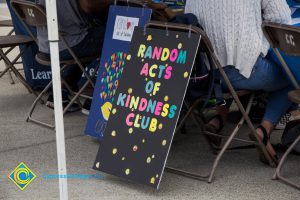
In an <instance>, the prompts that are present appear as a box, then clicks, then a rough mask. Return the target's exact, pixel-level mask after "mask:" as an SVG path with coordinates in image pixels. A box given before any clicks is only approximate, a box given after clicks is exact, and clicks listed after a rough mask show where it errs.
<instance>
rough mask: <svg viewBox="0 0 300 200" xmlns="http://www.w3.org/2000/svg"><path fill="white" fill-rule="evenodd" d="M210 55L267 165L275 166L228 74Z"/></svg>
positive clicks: (214, 56)
mask: <svg viewBox="0 0 300 200" xmlns="http://www.w3.org/2000/svg"><path fill="white" fill-rule="evenodd" d="M212 56H213V58H214V62H215V63H216V66H217V68H218V70H219V71H220V73H221V75H222V77H223V78H224V81H225V83H226V85H227V87H228V89H229V91H230V93H231V95H232V97H233V99H234V101H235V102H236V104H237V106H238V108H239V109H240V111H241V113H242V114H243V117H244V118H245V121H246V122H247V124H248V126H249V128H250V130H251V132H252V134H253V135H254V136H255V138H256V140H257V142H258V146H259V147H260V148H261V150H262V151H263V153H264V156H265V157H266V159H267V160H268V162H269V165H270V166H271V167H275V166H276V163H274V162H273V161H272V159H271V157H270V155H269V154H268V152H267V149H266V147H265V146H264V145H263V143H262V141H261V140H260V139H259V137H258V135H257V133H256V130H255V127H254V125H253V123H252V122H251V120H250V118H249V116H248V115H247V113H246V111H245V109H244V107H243V105H242V103H241V101H240V99H239V97H238V95H237V94H236V92H235V90H234V88H233V86H232V84H231V82H230V80H229V78H228V76H227V75H226V73H225V71H224V69H223V68H222V67H221V64H220V63H219V61H218V59H217V58H216V55H214V54H213V55H212Z"/></svg>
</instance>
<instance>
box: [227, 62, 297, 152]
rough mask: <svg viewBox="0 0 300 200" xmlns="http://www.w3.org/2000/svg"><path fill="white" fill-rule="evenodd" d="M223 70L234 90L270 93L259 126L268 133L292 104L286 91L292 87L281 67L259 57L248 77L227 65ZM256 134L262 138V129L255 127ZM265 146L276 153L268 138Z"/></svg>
mask: <svg viewBox="0 0 300 200" xmlns="http://www.w3.org/2000/svg"><path fill="white" fill-rule="evenodd" d="M225 71H226V73H227V74H228V77H229V79H230V80H231V83H232V84H233V87H234V88H235V89H236V90H242V89H246V90H263V91H266V92H269V93H270V96H269V101H268V104H267V108H266V112H265V115H264V117H263V121H262V123H261V126H262V127H263V128H264V129H265V130H266V132H267V134H268V135H269V134H270V133H271V132H272V130H273V128H274V125H275V124H276V123H277V122H278V121H279V119H280V117H281V116H282V115H283V114H284V113H286V111H287V110H288V108H289V107H290V106H291V105H292V103H291V102H290V101H289V99H288V92H289V91H291V90H292V89H293V87H292V86H291V83H290V81H289V80H288V78H287V76H286V75H285V73H284V71H283V69H282V68H281V67H280V66H277V65H276V64H275V63H273V62H271V61H269V60H267V59H265V58H262V57H259V58H258V60H257V63H256V64H255V66H254V68H253V72H252V74H251V76H250V78H249V79H247V78H245V77H243V76H242V75H241V74H240V73H239V72H238V70H236V69H235V68H233V67H228V68H227V69H225ZM257 134H258V136H259V137H260V138H261V139H262V140H263V138H264V130H262V128H258V129H257ZM268 137H269V136H268ZM266 146H267V150H268V151H269V153H270V154H271V155H272V156H274V155H275V154H276V153H275V151H274V149H273V147H272V145H271V143H270V141H269V140H268V141H267V143H266Z"/></svg>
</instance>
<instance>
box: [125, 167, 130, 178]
mask: <svg viewBox="0 0 300 200" xmlns="http://www.w3.org/2000/svg"><path fill="white" fill-rule="evenodd" d="M125 174H126V175H127V176H128V175H129V174H130V169H129V168H128V169H126V170H125Z"/></svg>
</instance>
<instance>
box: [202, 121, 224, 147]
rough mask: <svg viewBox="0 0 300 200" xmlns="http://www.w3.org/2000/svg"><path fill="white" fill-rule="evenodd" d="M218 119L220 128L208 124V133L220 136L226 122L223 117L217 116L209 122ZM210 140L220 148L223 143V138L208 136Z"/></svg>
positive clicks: (206, 126)
mask: <svg viewBox="0 0 300 200" xmlns="http://www.w3.org/2000/svg"><path fill="white" fill-rule="evenodd" d="M213 119H217V120H218V121H219V128H217V127H215V126H214V125H212V124H209V123H208V124H206V125H205V129H206V131H207V132H210V133H214V134H220V133H221V131H222V129H223V128H224V122H223V118H222V116H221V115H216V116H214V117H213V118H211V119H210V120H209V121H211V120H213ZM207 138H208V140H209V141H210V142H211V143H212V144H213V145H215V146H217V147H219V146H220V145H221V142H222V138H221V137H218V136H214V135H207Z"/></svg>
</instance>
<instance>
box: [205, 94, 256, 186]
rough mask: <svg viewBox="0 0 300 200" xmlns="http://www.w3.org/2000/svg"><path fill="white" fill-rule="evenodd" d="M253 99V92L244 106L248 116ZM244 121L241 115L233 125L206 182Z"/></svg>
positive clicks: (210, 178)
mask: <svg viewBox="0 0 300 200" xmlns="http://www.w3.org/2000/svg"><path fill="white" fill-rule="evenodd" d="M253 99H254V93H253V94H252V95H251V97H250V100H249V102H248V105H247V108H246V114H247V116H248V114H249V112H250V109H251V106H252V102H253ZM244 122H245V118H244V117H242V119H241V120H240V122H239V123H238V124H237V126H236V127H235V129H234V130H233V132H232V133H231V135H230V136H229V138H228V139H227V141H226V143H225V144H224V146H223V147H222V149H221V151H220V152H219V154H218V156H217V157H216V159H215V161H214V164H213V167H212V169H211V172H210V175H209V178H208V183H211V182H212V179H213V176H214V174H215V171H216V169H217V166H218V165H219V162H220V160H221V158H222V156H223V155H224V153H225V151H226V150H227V149H228V147H229V145H230V144H231V142H232V140H233V139H234V137H235V136H236V134H237V133H238V132H239V130H240V128H241V127H242V125H243V124H244Z"/></svg>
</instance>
